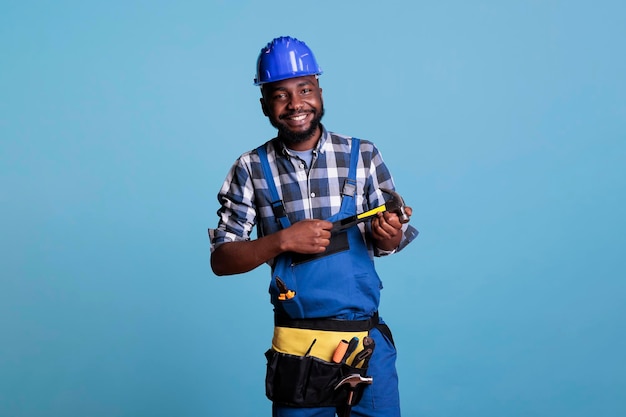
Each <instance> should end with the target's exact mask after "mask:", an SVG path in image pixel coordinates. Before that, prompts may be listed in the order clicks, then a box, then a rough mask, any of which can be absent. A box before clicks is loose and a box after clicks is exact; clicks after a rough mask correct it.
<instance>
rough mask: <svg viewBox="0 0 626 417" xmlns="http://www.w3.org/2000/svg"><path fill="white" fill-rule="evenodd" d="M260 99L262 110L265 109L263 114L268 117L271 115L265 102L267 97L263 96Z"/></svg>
mask: <svg viewBox="0 0 626 417" xmlns="http://www.w3.org/2000/svg"><path fill="white" fill-rule="evenodd" d="M259 101H260V102H261V110H263V114H264V115H265V116H267V117H269V114H268V112H267V105H266V104H265V99H264V98H263V97H261V98H260V99H259Z"/></svg>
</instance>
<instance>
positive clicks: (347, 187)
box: [341, 138, 361, 196]
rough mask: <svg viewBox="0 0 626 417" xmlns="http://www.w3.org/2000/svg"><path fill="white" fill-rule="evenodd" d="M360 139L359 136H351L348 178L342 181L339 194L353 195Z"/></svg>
mask: <svg viewBox="0 0 626 417" xmlns="http://www.w3.org/2000/svg"><path fill="white" fill-rule="evenodd" d="M360 144H361V141H360V139H359V138H352V149H351V151H350V168H349V169H348V178H346V180H345V181H344V183H343V189H342V190H341V194H342V195H343V196H354V193H355V192H356V167H357V165H358V164H359V151H360Z"/></svg>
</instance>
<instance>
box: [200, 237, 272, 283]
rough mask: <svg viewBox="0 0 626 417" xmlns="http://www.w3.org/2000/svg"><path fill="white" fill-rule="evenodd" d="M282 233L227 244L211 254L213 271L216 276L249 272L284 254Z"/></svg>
mask: <svg viewBox="0 0 626 417" xmlns="http://www.w3.org/2000/svg"><path fill="white" fill-rule="evenodd" d="M280 241H281V240H280V232H279V233H274V234H271V235H268V236H264V237H261V238H259V239H256V240H247V241H239V242H226V243H223V244H221V245H220V246H218V247H217V248H216V249H215V250H214V251H213V253H212V254H211V269H213V272H214V273H215V275H219V276H221V275H233V274H241V273H244V272H248V271H251V270H253V269H254V268H256V267H257V266H259V265H261V264H264V263H265V262H267V261H269V260H270V259H272V258H274V257H276V256H278V255H279V254H280V253H282V252H283V250H282V249H281V243H280Z"/></svg>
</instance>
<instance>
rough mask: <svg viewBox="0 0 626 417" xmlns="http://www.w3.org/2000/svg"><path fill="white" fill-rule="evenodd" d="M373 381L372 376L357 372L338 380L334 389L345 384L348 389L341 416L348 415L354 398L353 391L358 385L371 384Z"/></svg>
mask: <svg viewBox="0 0 626 417" xmlns="http://www.w3.org/2000/svg"><path fill="white" fill-rule="evenodd" d="M372 382H373V378H372V377H371V376H365V377H363V376H361V375H359V374H351V375H348V376H347V377H345V378H344V379H342V380H341V381H339V383H338V384H337V386H336V387H335V390H337V389H339V387H342V386H344V385H345V386H347V387H348V390H349V394H348V401H347V403H346V408H345V413H344V414H343V417H349V416H350V410H351V409H352V405H353V404H352V400H353V398H354V392H355V391H356V389H357V387H358V386H359V385H371V384H372Z"/></svg>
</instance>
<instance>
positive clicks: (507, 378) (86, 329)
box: [0, 0, 626, 417]
mask: <svg viewBox="0 0 626 417" xmlns="http://www.w3.org/2000/svg"><path fill="white" fill-rule="evenodd" d="M624 16H626V3H624V2H620V1H602V0H599V1H593V2H592V1H556V0H554V1H550V0H548V1H538V0H535V1H532V0H528V1H521V0H512V1H507V2H501V1H460V0H458V1H453V0H442V1H437V2H434V1H433V2H424V1H403V2H395V1H389V2H364V1H356V0H355V1H327V0H320V1H316V2H308V3H302V2H287V1H272V2H270V1H263V2H261V1H239V2H234V1H231V2H227V1H208V2H207V1H181V2H177V3H174V2H165V1H154V0H152V1H109V2H87V1H54V2H53V1H28V0H24V1H11V0H3V1H1V2H0V138H1V145H0V152H1V156H0V157H1V165H0V181H1V183H0V190H1V191H0V199H1V200H0V210H1V211H2V216H1V217H0V219H1V220H0V229H1V233H0V250H1V252H0V253H1V257H2V262H1V266H0V268H1V269H0V273H1V281H0V337H1V341H0V416H7V417H8V416H10V417H26V416H28V417H39V416H63V417H73V416H76V417H85V416H89V417H100V416H103V417H105V416H106V417H113V416H115V417H127V416H128V417H136V416H149V417H159V416H164V417H169V416H177V417H183V416H194V417H195V416H226V415H230V416H262V415H269V410H270V404H269V402H268V401H267V400H266V399H265V397H264V393H263V386H262V385H263V376H264V365H265V363H264V357H263V352H264V351H265V350H266V349H267V348H268V347H269V343H270V337H271V328H272V314H271V307H270V305H269V302H268V295H267V283H268V282H267V281H268V271H267V268H266V267H261V268H258V270H255V271H253V272H251V273H248V274H245V275H242V276H234V277H224V278H217V277H215V276H214V275H213V274H212V272H211V270H210V267H209V246H208V238H207V235H206V229H207V227H212V226H214V225H215V224H216V221H217V217H216V216H215V211H216V210H217V208H218V206H217V200H216V198H215V197H216V193H217V191H218V189H219V187H220V185H221V183H222V181H223V179H224V177H225V175H226V173H227V171H228V169H229V168H230V166H231V164H232V163H233V162H234V160H235V159H236V158H237V156H239V154H241V153H242V152H244V151H246V150H248V149H251V148H253V147H255V146H257V145H258V144H260V143H262V142H263V141H265V140H267V139H268V138H270V137H271V136H272V135H273V134H274V130H273V128H272V127H271V126H270V124H269V123H268V122H267V120H266V119H265V118H264V116H263V115H262V113H261V110H260V106H259V103H258V98H259V91H258V89H257V88H256V87H254V86H253V85H252V79H253V76H254V65H255V62H256V57H257V55H258V52H259V50H260V49H261V47H263V46H264V45H265V44H266V43H267V42H268V41H270V40H271V39H272V38H273V37H275V36H281V35H291V36H295V37H297V38H299V39H302V40H304V41H305V42H307V44H308V45H309V46H310V47H311V48H312V49H313V50H314V52H315V54H316V56H317V59H318V61H319V62H320V64H321V65H322V67H323V69H324V71H325V74H324V75H323V76H322V78H321V83H322V87H323V88H324V98H325V104H326V111H327V113H326V114H327V115H326V117H325V119H324V121H325V124H326V125H327V126H328V127H329V128H330V129H331V130H334V131H337V132H340V133H344V134H350V135H355V136H359V137H363V138H366V139H371V140H373V141H375V142H376V143H377V145H378V146H379V148H380V150H381V152H382V154H383V156H384V158H385V160H386V162H387V163H388V165H389V166H390V167H391V169H392V171H393V174H394V177H395V180H396V183H397V186H398V190H399V191H400V192H401V193H402V194H403V195H404V197H405V200H406V201H407V203H408V204H410V205H411V206H412V207H413V208H414V216H413V219H412V224H414V225H415V226H416V227H417V228H418V229H420V231H421V234H420V236H419V238H418V239H417V240H416V241H415V242H414V243H413V244H412V245H411V246H409V247H408V248H407V249H406V250H405V251H404V252H402V253H400V254H397V255H394V256H392V257H389V258H385V259H381V260H380V261H379V262H378V267H379V271H380V274H381V276H382V278H383V280H384V283H385V290H384V292H383V301H382V306H381V311H382V315H383V316H384V318H385V319H386V321H388V322H389V323H390V325H391V326H392V329H393V331H394V335H395V337H396V341H397V343H398V345H399V349H400V353H399V360H398V369H399V372H400V377H401V392H402V407H403V412H404V415H405V416H428V417H439V416H464V417H473V416H476V417H479V416H480V417H485V416H524V417H525V416H546V417H547V416H551V417H552V416H568V417H576V416H580V417H588V416H624V415H626V397H625V395H624V393H625V392H626V355H625V354H624V352H626V325H625V323H626V321H625V318H626V284H625V279H626V265H625V262H626V261H625V257H624V247H625V245H626V238H625V235H626V221H625V220H624V208H623V205H624V203H625V200H626V175H625V168H624V167H625V164H624V161H625V160H626V140H625V139H626V100H625V97H626V59H625V56H626V54H625V53H624V48H625V44H626V20H625V17H624Z"/></svg>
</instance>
